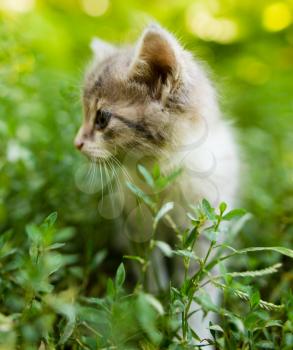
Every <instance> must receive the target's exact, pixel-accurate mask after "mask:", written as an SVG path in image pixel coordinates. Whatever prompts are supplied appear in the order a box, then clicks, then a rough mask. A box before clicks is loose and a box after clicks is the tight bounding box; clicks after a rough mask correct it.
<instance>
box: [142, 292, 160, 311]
mask: <svg viewBox="0 0 293 350" xmlns="http://www.w3.org/2000/svg"><path fill="white" fill-rule="evenodd" d="M144 298H145V300H146V301H147V302H148V303H149V304H150V305H151V306H152V307H153V308H154V309H155V310H156V311H157V312H158V313H159V315H164V313H165V312H164V308H163V306H162V304H161V303H160V302H159V300H158V299H156V298H155V297H154V296H153V295H151V294H146V293H144Z"/></svg>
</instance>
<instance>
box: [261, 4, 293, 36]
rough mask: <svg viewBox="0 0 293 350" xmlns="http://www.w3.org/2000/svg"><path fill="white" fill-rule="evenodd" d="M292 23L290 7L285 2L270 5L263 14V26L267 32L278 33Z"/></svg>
mask: <svg viewBox="0 0 293 350" xmlns="http://www.w3.org/2000/svg"><path fill="white" fill-rule="evenodd" d="M291 22H292V14H291V10H290V7H289V5H288V4H287V3H285V2H275V3H272V4H270V5H268V6H267V7H266V8H265V9H264V12H263V26H264V28H265V29H266V30H268V31H271V32H277V31H280V30H283V29H285V28H287V27H288V26H289V25H290V24H291Z"/></svg>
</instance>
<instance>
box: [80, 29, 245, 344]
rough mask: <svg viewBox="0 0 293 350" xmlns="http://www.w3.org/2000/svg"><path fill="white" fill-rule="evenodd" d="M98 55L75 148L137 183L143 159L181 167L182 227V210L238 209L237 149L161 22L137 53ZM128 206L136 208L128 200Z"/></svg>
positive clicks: (209, 93) (194, 68)
mask: <svg viewBox="0 0 293 350" xmlns="http://www.w3.org/2000/svg"><path fill="white" fill-rule="evenodd" d="M92 49H93V51H94V56H95V57H94V60H93V63H92V65H91V66H90V68H89V69H88V71H87V73H86V76H85V83H84V91H83V106H84V120H83V124H82V126H81V128H80V130H79V132H78V134H77V136H76V139H75V145H76V147H77V148H78V149H79V150H80V151H81V152H82V153H84V154H85V155H86V156H88V157H89V158H91V159H93V160H99V161H103V160H105V161H107V159H110V158H111V157H112V156H113V155H118V156H119V157H120V159H121V161H123V164H124V166H126V167H127V170H128V171H129V172H130V174H132V176H134V177H135V174H136V164H137V162H138V161H139V159H142V158H147V159H153V160H155V161H156V162H158V163H159V165H160V168H161V170H162V171H163V172H168V171H170V169H173V168H178V167H180V168H182V169H183V172H182V174H181V175H180V176H179V177H178V179H177V181H176V186H172V190H170V191H169V192H168V193H167V196H169V197H170V198H171V199H172V200H173V201H174V202H175V203H176V205H175V221H177V222H178V223H179V224H181V223H180V219H179V218H181V217H182V215H180V207H184V208H187V205H188V204H190V203H192V204H195V203H196V202H197V201H199V200H201V199H202V198H206V199H208V200H209V201H210V202H211V203H212V204H213V205H217V204H219V202H220V201H222V200H223V201H225V202H227V203H228V205H229V207H231V206H233V203H234V200H235V195H236V191H237V179H238V177H239V176H238V154H237V148H236V145H235V142H234V137H233V132H232V130H231V127H230V126H229V125H228V124H227V123H226V122H225V121H223V120H222V117H221V113H220V110H219V107H218V103H217V97H216V94H215V91H214V88H213V86H212V84H211V82H210V81H209V79H208V77H207V75H206V73H205V71H204V69H203V67H202V66H201V64H200V63H199V62H198V61H197V60H195V59H194V58H193V57H192V55H191V54H190V53H189V52H187V51H185V50H184V49H183V47H182V46H181V45H180V44H179V43H178V41H177V40H176V39H175V38H174V37H173V36H172V35H171V34H170V33H169V32H167V31H166V30H164V29H163V28H161V27H159V26H158V25H154V24H152V25H150V26H149V27H147V28H146V29H145V31H144V32H143V33H142V35H141V37H140V39H139V40H138V42H137V44H136V45H134V46H133V47H121V48H118V47H115V46H112V45H110V44H108V43H105V42H103V41H101V40H98V39H95V40H94V41H93V43H92ZM123 156H124V158H123ZM122 159H124V160H122ZM136 179H138V178H137V177H136ZM125 206H126V208H127V207H128V206H129V207H131V205H129V203H128V201H126V203H125ZM176 207H177V208H178V210H176ZM176 213H178V215H177V217H176ZM211 293H213V291H211ZM214 297H215V298H217V295H215V296H214ZM198 314H199V313H197V315H198ZM201 316H202V315H200V316H196V317H195V318H194V321H192V322H193V324H194V325H195V327H197V328H198V325H199V324H201V325H202V327H203V329H202V330H200V331H199V333H200V335H201V336H202V337H208V336H209V332H208V331H207V330H206V328H207V326H208V320H207V321H206V322H205V323H204V324H203V323H202V322H201V320H199V318H198V317H201ZM196 331H198V329H196Z"/></svg>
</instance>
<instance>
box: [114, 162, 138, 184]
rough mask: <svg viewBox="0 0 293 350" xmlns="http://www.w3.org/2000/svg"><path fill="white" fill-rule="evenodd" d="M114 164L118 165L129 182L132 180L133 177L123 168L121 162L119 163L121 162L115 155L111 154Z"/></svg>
mask: <svg viewBox="0 0 293 350" xmlns="http://www.w3.org/2000/svg"><path fill="white" fill-rule="evenodd" d="M111 159H112V160H113V161H114V162H115V164H116V165H117V166H118V168H119V169H121V170H122V173H123V174H124V175H125V177H126V179H127V180H128V181H129V182H133V179H132V177H131V175H130V174H129V173H128V171H127V170H126V169H125V167H124V166H123V164H121V162H120V161H119V160H118V159H117V158H116V157H115V156H113V157H112V158H111Z"/></svg>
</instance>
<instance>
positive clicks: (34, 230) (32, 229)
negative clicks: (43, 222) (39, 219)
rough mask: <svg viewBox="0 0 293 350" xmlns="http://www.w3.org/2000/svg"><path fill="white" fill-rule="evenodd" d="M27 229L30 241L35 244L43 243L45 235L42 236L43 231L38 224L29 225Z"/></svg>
mask: <svg viewBox="0 0 293 350" xmlns="http://www.w3.org/2000/svg"><path fill="white" fill-rule="evenodd" d="M25 230H26V233H27V235H28V238H29V240H30V241H32V242H33V243H35V244H40V243H41V241H42V239H43V237H42V232H41V230H40V229H39V228H38V226H36V225H33V224H31V225H27V226H26V229H25Z"/></svg>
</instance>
